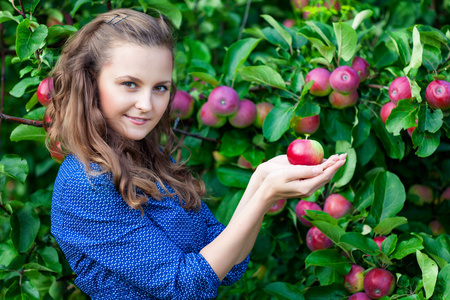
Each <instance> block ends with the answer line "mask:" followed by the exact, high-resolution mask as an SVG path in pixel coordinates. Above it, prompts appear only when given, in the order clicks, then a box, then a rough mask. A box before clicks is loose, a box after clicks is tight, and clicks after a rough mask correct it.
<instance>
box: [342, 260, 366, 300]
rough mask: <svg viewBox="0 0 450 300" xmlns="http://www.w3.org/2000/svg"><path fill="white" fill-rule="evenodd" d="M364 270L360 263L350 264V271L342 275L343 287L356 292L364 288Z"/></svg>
mask: <svg viewBox="0 0 450 300" xmlns="http://www.w3.org/2000/svg"><path fill="white" fill-rule="evenodd" d="M365 271H366V270H365V269H364V268H363V267H361V266H360V265H355V264H352V266H351V269H350V272H348V274H347V275H345V276H344V287H345V288H346V289H347V290H348V291H349V292H350V293H357V292H361V291H362V290H364V286H363V281H364V272H365Z"/></svg>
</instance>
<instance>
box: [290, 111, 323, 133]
mask: <svg viewBox="0 0 450 300" xmlns="http://www.w3.org/2000/svg"><path fill="white" fill-rule="evenodd" d="M319 125H320V117H319V115H315V116H310V117H304V118H301V117H293V118H292V120H291V122H290V126H291V127H292V130H294V132H295V133H300V134H313V133H314V132H316V131H317V129H318V128H319Z"/></svg>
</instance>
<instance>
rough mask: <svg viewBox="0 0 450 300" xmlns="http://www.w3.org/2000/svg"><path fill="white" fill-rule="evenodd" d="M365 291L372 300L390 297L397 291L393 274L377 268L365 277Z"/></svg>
mask: <svg viewBox="0 0 450 300" xmlns="http://www.w3.org/2000/svg"><path fill="white" fill-rule="evenodd" d="M363 285H364V291H365V292H366V294H367V295H368V296H369V297H370V298H372V299H380V298H382V297H384V296H389V295H390V294H392V293H393V292H394V289H395V277H394V275H392V273H391V272H389V271H388V270H385V269H381V268H375V269H372V270H370V271H369V272H367V274H366V276H364V283H363Z"/></svg>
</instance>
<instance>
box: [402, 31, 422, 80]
mask: <svg viewBox="0 0 450 300" xmlns="http://www.w3.org/2000/svg"><path fill="white" fill-rule="evenodd" d="M422 55H423V45H422V43H421V42H420V33H419V31H418V30H417V26H414V29H413V50H412V55H411V62H410V63H409V66H408V67H406V68H405V69H404V72H405V74H406V75H408V73H409V71H410V70H411V69H418V68H419V67H420V66H421V65H422Z"/></svg>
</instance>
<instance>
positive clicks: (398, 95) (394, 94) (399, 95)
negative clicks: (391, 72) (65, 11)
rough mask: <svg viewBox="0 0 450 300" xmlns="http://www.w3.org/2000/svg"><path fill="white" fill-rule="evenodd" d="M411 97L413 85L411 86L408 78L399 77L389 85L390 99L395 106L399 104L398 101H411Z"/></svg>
mask: <svg viewBox="0 0 450 300" xmlns="http://www.w3.org/2000/svg"><path fill="white" fill-rule="evenodd" d="M411 97H412V94H411V85H410V84H409V81H408V78H406V77H397V78H395V79H394V80H393V81H392V82H391V84H390V85H389V99H391V101H392V102H394V103H395V105H397V104H398V101H400V100H403V99H410V98H411Z"/></svg>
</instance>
